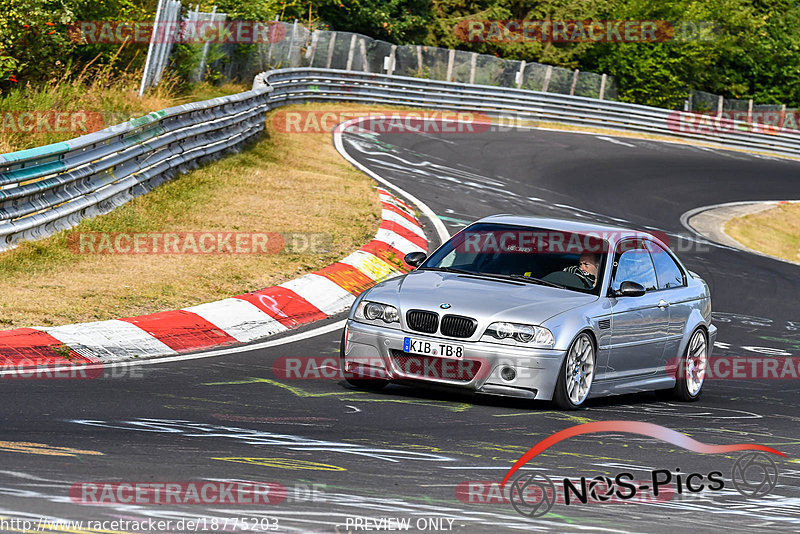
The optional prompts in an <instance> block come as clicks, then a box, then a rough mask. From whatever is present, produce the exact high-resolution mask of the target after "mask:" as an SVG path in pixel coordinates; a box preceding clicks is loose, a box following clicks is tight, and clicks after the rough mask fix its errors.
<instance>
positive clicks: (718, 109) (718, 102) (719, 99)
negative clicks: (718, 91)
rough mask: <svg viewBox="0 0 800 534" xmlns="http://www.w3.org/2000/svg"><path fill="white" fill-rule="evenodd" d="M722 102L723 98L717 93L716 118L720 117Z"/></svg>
mask: <svg viewBox="0 0 800 534" xmlns="http://www.w3.org/2000/svg"><path fill="white" fill-rule="evenodd" d="M723 102H724V100H723V98H722V95H719V98H718V99H717V118H720V117H722V104H723Z"/></svg>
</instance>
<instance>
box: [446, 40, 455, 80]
mask: <svg viewBox="0 0 800 534" xmlns="http://www.w3.org/2000/svg"><path fill="white" fill-rule="evenodd" d="M455 60H456V51H455V50H454V49H452V48H451V49H450V54H449V55H448V56H447V81H448V82H452V81H453V63H455Z"/></svg>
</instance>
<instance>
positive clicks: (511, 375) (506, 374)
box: [500, 367, 517, 382]
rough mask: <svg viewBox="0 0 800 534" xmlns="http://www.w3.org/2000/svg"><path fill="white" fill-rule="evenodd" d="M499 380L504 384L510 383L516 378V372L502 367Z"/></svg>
mask: <svg viewBox="0 0 800 534" xmlns="http://www.w3.org/2000/svg"><path fill="white" fill-rule="evenodd" d="M500 378H502V379H503V380H505V381H506V382H511V381H512V380H514V379H515V378H517V371H515V370H514V368H513V367H503V368H502V369H501V370H500Z"/></svg>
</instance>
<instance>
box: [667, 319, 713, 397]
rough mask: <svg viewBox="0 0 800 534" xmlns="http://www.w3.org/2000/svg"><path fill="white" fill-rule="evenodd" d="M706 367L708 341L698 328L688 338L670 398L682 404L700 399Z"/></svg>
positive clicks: (702, 331)
mask: <svg viewBox="0 0 800 534" xmlns="http://www.w3.org/2000/svg"><path fill="white" fill-rule="evenodd" d="M707 366H708V339H707V338H706V333H705V331H704V330H703V329H702V328H698V329H697V330H695V331H694V333H693V334H692V337H691V338H689V343H688V344H687V345H686V352H685V353H684V354H683V357H682V358H681V361H680V364H679V365H678V372H677V374H676V375H675V378H676V382H675V387H674V388H673V389H672V396H673V397H674V398H675V399H677V400H681V401H684V402H693V401H696V400H697V399H699V398H700V393H701V392H702V389H703V383H704V382H705V377H706V367H707Z"/></svg>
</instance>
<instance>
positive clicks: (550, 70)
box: [542, 65, 553, 93]
mask: <svg viewBox="0 0 800 534" xmlns="http://www.w3.org/2000/svg"><path fill="white" fill-rule="evenodd" d="M552 75H553V66H552V65H548V66H547V71H546V72H545V73H544V83H542V92H543V93H546V92H547V88H548V87H550V76H552Z"/></svg>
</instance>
